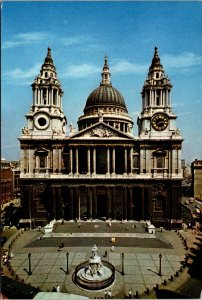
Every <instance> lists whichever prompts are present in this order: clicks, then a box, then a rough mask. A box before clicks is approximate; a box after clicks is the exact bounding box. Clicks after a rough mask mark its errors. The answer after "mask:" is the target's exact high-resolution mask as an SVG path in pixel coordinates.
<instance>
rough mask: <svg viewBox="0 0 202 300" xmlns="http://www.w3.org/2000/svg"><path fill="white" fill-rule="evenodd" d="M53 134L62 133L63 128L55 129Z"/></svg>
mask: <svg viewBox="0 0 202 300" xmlns="http://www.w3.org/2000/svg"><path fill="white" fill-rule="evenodd" d="M53 134H61V130H60V129H53Z"/></svg>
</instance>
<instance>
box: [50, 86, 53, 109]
mask: <svg viewBox="0 0 202 300" xmlns="http://www.w3.org/2000/svg"><path fill="white" fill-rule="evenodd" d="M50 105H51V106H52V105H53V89H52V90H51V101H50Z"/></svg>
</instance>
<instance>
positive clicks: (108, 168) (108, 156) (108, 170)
mask: <svg viewBox="0 0 202 300" xmlns="http://www.w3.org/2000/svg"><path fill="white" fill-rule="evenodd" d="M109 174H110V149H109V147H107V175H109Z"/></svg>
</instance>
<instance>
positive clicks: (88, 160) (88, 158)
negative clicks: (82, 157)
mask: <svg viewBox="0 0 202 300" xmlns="http://www.w3.org/2000/svg"><path fill="white" fill-rule="evenodd" d="M87 156H88V157H87V162H88V173H87V175H90V147H89V148H88V154H87Z"/></svg>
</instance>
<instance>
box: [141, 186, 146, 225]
mask: <svg viewBox="0 0 202 300" xmlns="http://www.w3.org/2000/svg"><path fill="white" fill-rule="evenodd" d="M141 194H142V219H143V220H144V218H145V214H144V197H145V193H144V188H142V190H141Z"/></svg>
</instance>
